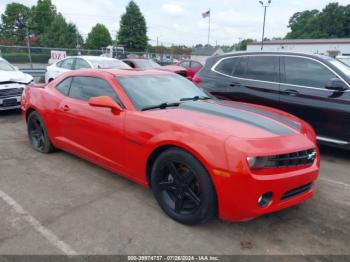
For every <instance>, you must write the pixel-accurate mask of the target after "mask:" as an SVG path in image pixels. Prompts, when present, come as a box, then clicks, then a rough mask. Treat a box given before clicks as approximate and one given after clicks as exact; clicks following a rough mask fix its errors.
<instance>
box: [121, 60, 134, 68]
mask: <svg viewBox="0 0 350 262" xmlns="http://www.w3.org/2000/svg"><path fill="white" fill-rule="evenodd" d="M123 62H124V63H125V64H127V65H129V66H131V67H132V68H135V65H134V63H133V62H131V61H127V60H126V61H123Z"/></svg>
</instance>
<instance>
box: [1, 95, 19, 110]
mask: <svg viewBox="0 0 350 262" xmlns="http://www.w3.org/2000/svg"><path fill="white" fill-rule="evenodd" d="M20 108H21V96H15V97H8V98H5V99H0V111H6V110H13V109H20Z"/></svg>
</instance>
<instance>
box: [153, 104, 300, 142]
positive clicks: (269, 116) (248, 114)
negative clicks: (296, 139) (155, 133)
mask: <svg viewBox="0 0 350 262" xmlns="http://www.w3.org/2000/svg"><path fill="white" fill-rule="evenodd" d="M148 112H149V113H150V114H152V115H153V116H155V117H157V118H160V119H162V120H164V119H166V120H167V121H170V122H173V123H174V124H177V125H182V126H186V127H189V128H191V129H196V130H197V131H199V132H203V133H206V134H213V135H215V136H221V137H222V138H223V139H224V138H225V137H229V136H235V137H239V138H247V139H261V138H273V137H281V136H289V135H297V134H300V133H301V122H297V121H295V119H291V118H288V117H285V116H282V115H280V114H277V113H276V112H273V111H268V110H264V109H260V108H256V107H253V106H250V105H247V104H241V103H237V102H226V101H219V100H218V101H216V100H208V101H195V102H192V101H190V102H184V103H182V104H181V105H180V106H179V107H177V108H169V109H166V110H152V111H148Z"/></svg>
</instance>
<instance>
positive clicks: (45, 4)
mask: <svg viewBox="0 0 350 262" xmlns="http://www.w3.org/2000/svg"><path fill="white" fill-rule="evenodd" d="M31 13H32V15H31V19H30V28H31V31H32V32H33V33H35V34H36V35H40V34H42V33H44V32H45V29H47V28H48V27H49V26H50V24H51V23H52V21H53V20H54V19H55V17H56V16H57V11H56V7H55V5H53V4H52V2H51V0H38V2H37V4H36V5H35V6H33V7H32V11H31Z"/></svg>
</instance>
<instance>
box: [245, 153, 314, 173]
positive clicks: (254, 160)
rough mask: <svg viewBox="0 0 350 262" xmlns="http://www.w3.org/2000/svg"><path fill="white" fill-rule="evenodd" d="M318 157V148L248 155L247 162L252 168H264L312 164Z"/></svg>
mask: <svg viewBox="0 0 350 262" xmlns="http://www.w3.org/2000/svg"><path fill="white" fill-rule="evenodd" d="M316 158H317V154H316V150H315V149H308V150H303V151H299V152H294V153H289V154H282V155H274V156H262V157H251V156H249V157H247V162H248V165H249V167H250V168H251V169H264V168H280V167H297V166H307V165H312V164H313V163H314V162H315V159H316Z"/></svg>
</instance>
